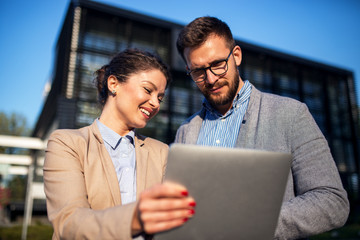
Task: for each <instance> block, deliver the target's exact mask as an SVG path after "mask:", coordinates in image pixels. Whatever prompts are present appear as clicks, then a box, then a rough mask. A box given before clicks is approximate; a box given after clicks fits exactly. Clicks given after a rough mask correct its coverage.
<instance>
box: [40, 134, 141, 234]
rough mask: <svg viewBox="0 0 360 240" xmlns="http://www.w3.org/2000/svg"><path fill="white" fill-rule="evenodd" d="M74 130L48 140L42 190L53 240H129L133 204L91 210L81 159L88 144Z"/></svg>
mask: <svg viewBox="0 0 360 240" xmlns="http://www.w3.org/2000/svg"><path fill="white" fill-rule="evenodd" d="M79 135H80V133H79V131H76V130H57V131H55V132H54V133H53V134H52V135H51V136H50V138H49V141H48V147H47V150H46V154H45V162H44V188H45V193H46V200H47V210H48V217H49V220H50V221H51V223H52V225H53V228H54V235H53V239H132V237H131V221H132V218H133V214H134V209H135V206H136V202H135V203H131V204H127V205H123V206H120V205H118V206H112V207H108V208H105V209H103V210H93V209H91V207H90V205H89V202H88V200H87V190H86V185H85V176H84V166H83V161H84V160H83V159H84V156H85V154H86V145H87V142H86V140H85V139H84V137H81V136H79Z"/></svg>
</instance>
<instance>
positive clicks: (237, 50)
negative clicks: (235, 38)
mask: <svg viewBox="0 0 360 240" xmlns="http://www.w3.org/2000/svg"><path fill="white" fill-rule="evenodd" d="M233 55H234V59H235V63H236V66H240V64H241V60H242V52H241V48H240V47H239V46H238V45H236V46H235V47H234V50H233Z"/></svg>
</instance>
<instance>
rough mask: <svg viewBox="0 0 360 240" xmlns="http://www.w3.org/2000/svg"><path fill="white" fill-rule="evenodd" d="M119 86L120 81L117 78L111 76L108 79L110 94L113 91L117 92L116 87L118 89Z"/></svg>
mask: <svg viewBox="0 0 360 240" xmlns="http://www.w3.org/2000/svg"><path fill="white" fill-rule="evenodd" d="M118 84H119V81H118V80H117V78H116V77H115V76H113V75H110V76H109V77H108V80H107V87H108V89H109V91H110V92H112V91H113V90H115V91H116V87H117V85H118Z"/></svg>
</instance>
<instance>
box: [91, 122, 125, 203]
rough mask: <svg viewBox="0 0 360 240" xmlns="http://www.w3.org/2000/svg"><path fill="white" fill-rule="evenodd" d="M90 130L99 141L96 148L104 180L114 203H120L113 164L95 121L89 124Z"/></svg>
mask: <svg viewBox="0 0 360 240" xmlns="http://www.w3.org/2000/svg"><path fill="white" fill-rule="evenodd" d="M91 131H92V132H93V134H94V136H95V138H96V140H97V141H98V142H99V144H98V150H99V155H100V161H101V163H102V165H103V171H104V172H105V177H106V180H107V182H108V184H109V188H110V191H111V196H112V198H113V201H114V204H115V205H121V194H120V187H119V182H118V179H117V176H116V172H115V168H114V164H113V162H112V160H111V157H110V155H109V153H108V152H107V150H106V148H105V146H104V141H103V139H102V137H101V134H100V131H99V129H98V127H97V124H96V122H95V121H94V123H93V124H92V125H91Z"/></svg>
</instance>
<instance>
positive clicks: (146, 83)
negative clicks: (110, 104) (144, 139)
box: [113, 69, 166, 131]
mask: <svg viewBox="0 0 360 240" xmlns="http://www.w3.org/2000/svg"><path fill="white" fill-rule="evenodd" d="M165 88H166V78H165V76H164V74H163V73H162V72H161V71H160V70H158V69H151V70H148V71H144V72H140V73H135V74H132V75H130V76H129V77H128V79H127V81H126V82H125V83H119V84H117V86H116V88H115V90H116V95H115V99H114V100H115V101H114V103H115V112H114V113H113V114H115V115H116V120H118V121H119V122H118V123H119V124H122V127H121V128H123V129H124V130H125V131H126V130H132V129H134V128H143V127H145V126H146V123H147V122H148V121H149V120H150V119H151V118H153V117H154V116H155V115H156V114H157V113H158V112H159V109H160V103H161V101H162V99H163V97H164V94H165Z"/></svg>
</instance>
